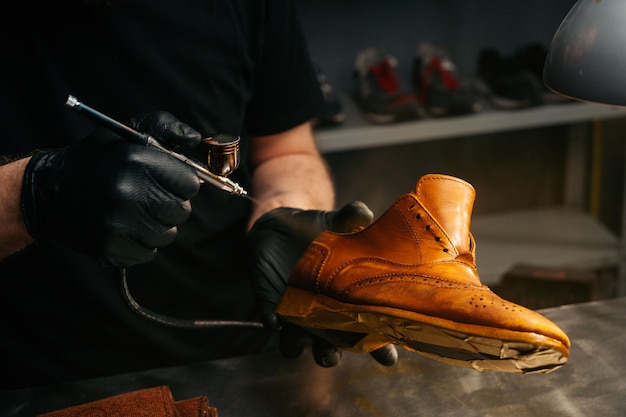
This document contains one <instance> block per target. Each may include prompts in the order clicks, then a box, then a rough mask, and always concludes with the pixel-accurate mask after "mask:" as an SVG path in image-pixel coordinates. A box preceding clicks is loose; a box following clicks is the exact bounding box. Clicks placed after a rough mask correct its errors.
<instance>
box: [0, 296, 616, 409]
mask: <svg viewBox="0 0 626 417" xmlns="http://www.w3.org/2000/svg"><path fill="white" fill-rule="evenodd" d="M542 312H543V313H544V315H546V316H547V317H549V318H550V319H552V320H553V321H554V322H556V323H557V324H558V325H559V326H560V327H561V328H562V329H563V330H565V332H566V333H567V334H568V335H569V336H570V338H571V340H572V349H571V357H570V361H569V362H568V363H567V364H566V365H565V366H564V367H563V368H560V369H558V370H557V371H555V372H553V373H550V374H545V375H518V374H499V373H480V372H477V371H474V370H470V369H465V368H458V367H454V366H450V365H446V364H442V363H439V362H436V361H433V360H430V359H427V358H424V357H422V356H420V355H418V354H415V353H410V352H407V351H404V350H402V351H401V352H400V360H399V362H398V364H397V365H396V366H394V367H391V368H385V367H382V366H380V365H378V364H377V363H375V362H374V361H373V360H372V359H371V358H370V357H369V356H368V355H361V354H354V353H348V354H344V358H343V361H342V363H341V364H340V365H339V366H338V367H336V368H332V369H323V368H320V367H318V366H316V365H315V364H314V363H313V360H312V359H311V357H310V354H308V352H306V353H307V354H306V355H304V356H303V357H301V358H299V359H297V360H288V359H284V358H282V357H281V356H280V355H279V354H277V353H276V354H274V353H268V354H262V355H258V356H248V357H242V358H236V359H228V360H219V361H213V362H204V363H199V364H194V365H188V366H182V367H175V368H166V369H156V370H152V371H147V372H141V373H135V374H128V375H120V376H115V377H107V378H100V379H93V380H86V381H81V382H77V383H68V384H59V385H54V386H48V387H38V388H34V389H28V390H19V391H11V392H0V416H3V417H9V416H16V417H17V416H19V417H22V416H29V417H33V416H36V415H37V414H39V413H43V412H46V411H52V410H56V409H60V408H64V407H67V406H71V405H75V404H81V403H85V402H89V401H92V400H96V399H100V398H105V397H109V396H112V395H115V394H120V393H123V392H128V391H133V390H137V389H141V388H147V387H153V386H157V385H168V386H169V387H170V389H171V390H172V393H173V394H174V398H176V399H177V400H178V399H185V398H190V397H193V396H197V395H206V396H207V397H208V398H209V402H210V403H211V404H212V405H213V406H214V407H217V409H218V412H219V415H220V417H262V416H263V417H265V416H267V417H270V416H271V417H281V416H290V417H291V416H294V417H295V416H307V417H318V416H333V417H348V416H374V417H382V416H389V417H403V416H412V417H414V416H437V417H444V416H463V417H472V416H480V417H487V416H498V417H501V416H515V417H524V416H528V417H541V416H551V417H557V416H576V417H579V416H602V417H609V416H616V417H617V416H619V417H623V416H625V415H626V361H625V360H624V358H623V357H622V356H623V355H624V353H625V352H626V331H625V330H626V298H618V299H611V300H606V301H597V302H591V303H584V304H577V305H570V306H564V307H558V308H551V309H546V310H543V311H542Z"/></svg>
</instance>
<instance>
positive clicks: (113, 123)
mask: <svg viewBox="0 0 626 417" xmlns="http://www.w3.org/2000/svg"><path fill="white" fill-rule="evenodd" d="M65 104H66V106H68V107H70V108H72V109H74V110H76V111H78V112H80V113H81V114H83V115H84V116H86V117H87V118H89V119H91V120H93V121H95V122H96V123H98V124H100V125H102V126H104V127H105V128H107V129H109V130H111V131H112V132H114V133H117V134H118V135H120V136H122V137H123V138H126V139H129V140H132V141H133V142H135V143H139V144H141V145H146V146H152V147H154V148H156V149H158V150H160V151H162V152H165V153H167V154H169V155H171V156H173V157H174V158H176V159H178V160H180V161H182V162H184V163H185V164H187V165H189V166H191V167H192V168H194V169H195V170H196V175H197V176H198V178H200V180H201V181H203V182H205V183H207V184H211V185H213V186H214V187H217V188H219V189H220V190H224V191H227V192H229V193H231V194H234V195H238V196H241V197H246V198H248V199H250V200H252V201H254V199H253V198H252V197H250V196H249V195H248V192H247V191H246V190H245V189H244V188H243V187H242V186H240V185H239V184H237V183H236V182H234V181H232V180H230V179H228V178H226V176H227V175H228V174H230V173H232V172H233V171H235V170H236V169H237V167H238V166H239V138H238V137H233V136H229V135H215V136H213V137H210V138H207V139H204V143H206V144H207V145H208V147H209V151H208V155H207V161H208V168H207V167H204V166H203V165H201V164H200V163H199V162H196V161H194V160H192V159H190V158H188V157H186V156H185V155H182V154H179V153H177V152H174V151H172V150H171V149H167V148H166V147H164V146H163V145H161V144H160V143H159V142H158V141H157V140H156V139H155V138H153V137H152V136H150V135H149V134H147V133H142V132H138V131H136V130H134V129H132V128H131V127H129V126H126V125H125V124H123V123H120V122H118V121H117V120H115V119H112V118H111V117H109V116H107V115H105V114H103V113H100V112H99V111H97V110H95V109H93V108H91V107H89V106H87V105H85V104H83V103H82V102H80V101H79V100H78V99H77V98H76V97H74V96H72V95H69V96H68V98H67V102H66V103H65ZM119 273H120V275H119V278H120V289H121V293H122V297H123V298H124V299H125V301H126V303H127V304H128V306H129V307H130V308H131V310H133V311H134V312H135V313H137V314H139V315H140V316H142V317H144V318H146V319H148V320H151V321H154V322H157V323H160V324H163V325H166V326H171V327H182V328H206V327H223V326H227V327H232V326H236V327H255V328H261V327H263V325H262V324H261V323H258V322H249V321H223V320H193V319H180V318H175V317H170V316H166V315H163V314H160V313H157V312H154V311H152V310H149V309H147V308H145V307H142V306H141V305H140V304H139V303H137V301H136V300H135V299H134V298H133V297H132V295H131V293H130V290H129V288H128V284H127V281H126V268H121V269H120V270H119Z"/></svg>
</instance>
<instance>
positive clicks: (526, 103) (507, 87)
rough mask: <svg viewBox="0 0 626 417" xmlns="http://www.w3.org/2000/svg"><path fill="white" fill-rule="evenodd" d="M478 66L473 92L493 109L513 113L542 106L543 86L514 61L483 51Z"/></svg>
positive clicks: (491, 50) (513, 59) (494, 50)
mask: <svg viewBox="0 0 626 417" xmlns="http://www.w3.org/2000/svg"><path fill="white" fill-rule="evenodd" d="M477 66H478V68H477V73H476V84H475V91H476V93H477V94H480V95H482V96H483V97H484V98H485V99H486V100H488V101H489V103H490V104H491V105H492V106H493V107H494V108H496V109H507V110H514V109H522V108H528V107H533V106H538V105H541V104H543V93H544V86H543V83H542V82H541V80H539V79H537V77H535V76H534V75H533V73H532V72H531V71H529V70H528V69H527V68H525V67H523V66H520V65H519V60H517V59H515V58H514V57H512V56H511V57H505V56H503V55H501V54H500V52H498V51H497V50H496V49H494V48H485V49H483V50H481V51H480V54H479V56H478V65H477Z"/></svg>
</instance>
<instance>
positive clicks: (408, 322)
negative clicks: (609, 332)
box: [277, 287, 569, 374]
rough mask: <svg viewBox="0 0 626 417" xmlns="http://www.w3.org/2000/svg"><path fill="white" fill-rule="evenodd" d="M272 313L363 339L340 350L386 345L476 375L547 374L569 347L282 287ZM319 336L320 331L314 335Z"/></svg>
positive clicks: (559, 363)
mask: <svg viewBox="0 0 626 417" xmlns="http://www.w3.org/2000/svg"><path fill="white" fill-rule="evenodd" d="M277 313H278V314H279V315H280V316H281V317H282V318H284V319H285V320H286V321H289V322H291V323H294V324H296V325H299V326H302V327H308V328H316V329H329V330H335V331H343V332H354V333H361V334H363V335H364V337H363V338H361V339H360V340H359V341H358V342H357V343H355V344H354V345H353V346H352V347H346V346H343V347H342V348H343V349H345V350H351V351H357V352H371V351H372V350H375V349H377V348H379V347H381V346H383V345H385V344H386V343H393V344H396V345H398V346H401V347H403V348H404V349H406V350H408V351H412V352H416V353H419V354H422V355H424V356H426V357H429V358H431V359H434V360H437V361H440V362H444V363H448V364H451V365H456V366H461V367H465V368H473V369H475V370H478V371H481V372H482V371H494V372H506V373H519V374H531V373H549V372H552V371H554V370H556V369H558V368H560V367H561V366H563V365H564V364H565V363H566V362H567V360H568V356H569V350H568V348H567V347H566V346H565V345H564V344H563V343H561V342H560V341H558V340H555V339H553V338H550V337H546V336H543V335H540V334H537V333H531V332H520V331H513V330H507V329H501V328H494V327H487V326H479V325H473V324H465V323H458V322H454V321H451V320H446V319H441V318H437V317H431V316H426V315H423V314H419V313H415V312H410V311H405V310H398V309H394V308H390V307H380V306H367V305H353V304H348V303H343V302H340V301H337V300H334V299H332V298H329V297H326V296H324V295H321V294H314V293H311V292H309V291H305V290H301V289H298V288H293V287H287V289H286V291H285V293H284V295H283V299H282V301H281V303H280V304H279V306H278V309H277ZM319 334H323V332H321V333H319Z"/></svg>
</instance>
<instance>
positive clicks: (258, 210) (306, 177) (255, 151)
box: [249, 123, 335, 227]
mask: <svg viewBox="0 0 626 417" xmlns="http://www.w3.org/2000/svg"><path fill="white" fill-rule="evenodd" d="M251 162H252V164H253V170H254V171H253V179H252V193H251V194H252V196H253V197H254V198H255V199H257V200H258V202H259V203H258V204H257V205H256V206H255V209H254V211H253V213H252V217H251V218H250V222H249V227H252V224H253V223H254V221H256V220H257V219H258V218H259V217H260V216H262V215H263V214H264V213H266V212H268V211H270V210H272V209H274V208H277V207H293V208H300V209H304V210H332V209H333V208H334V204H335V193H334V188H333V184H332V180H331V178H330V175H329V173H328V169H327V167H326V164H325V162H324V160H323V158H322V157H321V155H320V153H319V150H318V149H317V145H316V143H315V139H314V137H313V131H312V128H311V124H310V123H305V124H302V125H299V126H296V127H294V128H292V129H290V130H287V131H285V132H282V133H279V134H276V135H270V136H260V137H255V138H253V139H252V142H251Z"/></svg>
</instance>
